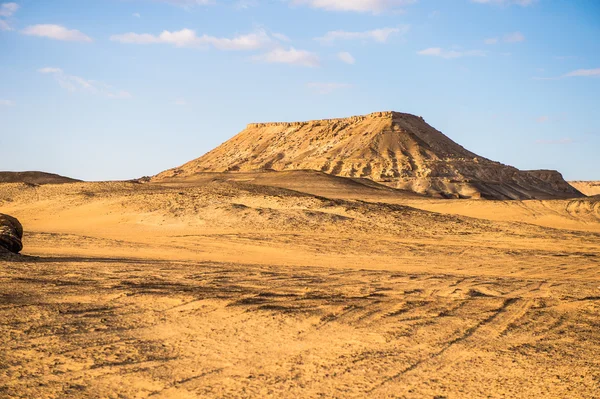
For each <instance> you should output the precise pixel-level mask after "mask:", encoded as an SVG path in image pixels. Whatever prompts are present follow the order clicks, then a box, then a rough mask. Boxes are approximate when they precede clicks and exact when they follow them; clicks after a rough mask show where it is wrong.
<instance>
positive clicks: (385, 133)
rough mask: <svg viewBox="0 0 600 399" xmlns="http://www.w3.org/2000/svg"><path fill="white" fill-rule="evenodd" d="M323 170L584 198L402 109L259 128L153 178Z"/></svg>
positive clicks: (426, 189) (479, 190)
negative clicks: (454, 138)
mask: <svg viewBox="0 0 600 399" xmlns="http://www.w3.org/2000/svg"><path fill="white" fill-rule="evenodd" d="M301 169H309V170H318V171H322V172H325V173H328V174H331V175H336V176H342V177H353V178H368V179H371V180H373V181H376V182H378V183H381V184H385V185H387V186H389V187H393V188H401V189H408V190H412V191H414V192H417V193H421V194H428V195H432V196H441V197H448V198H481V197H483V198H493V199H529V198H537V199H547V198H568V197H579V196H582V194H581V193H579V192H578V191H577V190H575V189H574V188H573V187H571V186H569V185H568V184H567V183H566V182H565V181H564V180H563V179H562V176H561V175H560V174H559V173H558V172H555V171H520V170H518V169H517V168H514V167H512V166H507V165H503V164H501V163H499V162H494V161H491V160H489V159H486V158H483V157H481V156H478V155H477V154H475V153H473V152H471V151H469V150H467V149H465V148H463V147H462V146H460V145H459V144H457V143H455V142H454V141H452V140H451V139H450V138H448V137H447V136H445V135H444V134H443V133H441V132H440V131H438V130H436V129H434V128H433V127H431V126H430V125H428V124H427V123H426V122H425V120H424V119H423V118H422V117H418V116H415V115H411V114H404V113H399V112H375V113H372V114H368V115H364V116H353V117H350V118H342V119H325V120H315V121H308V122H276V123H253V124H249V125H248V127H247V128H246V129H245V130H244V131H242V132H241V133H239V134H238V135H237V136H235V137H233V138H232V139H231V140H229V141H227V142H225V143H224V144H222V145H221V146H219V147H217V148H216V149H214V150H212V151H210V152H209V153H207V154H205V155H204V156H202V157H200V158H198V159H195V160H193V161H191V162H188V163H187V164H185V165H183V166H181V167H178V168H174V169H170V170H167V171H165V172H162V173H160V174H159V175H157V176H155V177H154V178H153V179H152V180H155V181H156V180H165V179H174V178H175V179H177V178H182V177H188V176H192V175H194V174H197V173H201V172H237V171H254V170H276V171H282V170H301Z"/></svg>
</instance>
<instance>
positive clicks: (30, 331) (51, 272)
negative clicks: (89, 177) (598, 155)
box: [0, 119, 600, 399]
mask: <svg viewBox="0 0 600 399" xmlns="http://www.w3.org/2000/svg"><path fill="white" fill-rule="evenodd" d="M410 120H411V121H412V120H415V121H416V122H415V123H421V122H419V121H418V120H416V119H410ZM363 122H364V120H362V119H361V120H359V122H358V123H363ZM352 123H354V122H352ZM378 123H379V122H378ZM411 123H412V122H411ZM302 126H303V127H302V129H305V130H306V129H308V130H307V131H308V133H310V129H312V128H311V127H310V126H309V127H306V126H305V125H302ZM328 126H329V127H330V128H331V126H330V125H328ZM345 126H346V125H344V124H342V126H341V127H339V124H338V122H335V126H334V127H333V128H331V129H329V128H327V129H329V130H327V129H324V130H323V131H322V132H321V133H322V135H321V139H322V140H325V141H327V140H330V143H331V140H338V139H339V137H340V134H339V132H337V130H336V129H338V130H339V129H341V130H344V129H345ZM385 126H391V125H385ZM274 128H277V129H279V127H272V126H271V127H269V126H267V127H265V126H260V127H259V129H267V130H268V129H274ZM284 128H285V129H288V130H289V129H292V130H289V132H288V133H289V134H290V135H291V137H298V136H297V135H296V136H294V134H295V132H297V131H298V130H297V126H295V125H294V126H285V127H284ZM386 129H387V128H386ZM419 129H420V130H418V132H421V133H422V132H423V131H424V130H423V129H424V128H419ZM286 131H287V130H286ZM369 131H371V130H369ZM390 131H391V130H390ZM390 131H387V133H386V134H388V136H389V135H391V136H389V137H392V138H393V137H396V138H402V137H405V136H406V135H408V133H406V132H403V131H397V132H396V133H393V135H392V133H390ZM265 132H266V133H269V132H271V133H269V134H272V137H273V140H280V139H281V135H278V134H280V133H278V132H276V131H265V130H260V131H258V133H256V132H254V133H252V134H257V135H260V136H261V137H263V136H265V135H266V133H265ZM418 132H417V133H418ZM308 133H307V134H308ZM417 133H415V135H414V136H409V137H413V138H412V139H411V140H412V141H410V142H409V140H406V141H405V142H403V143H404V144H406V146H407V147H402V148H396V147H394V148H396V149H395V150H394V151H397V152H394V151H392V150H389V151H387V150H386V151H382V152H381V154H383V155H382V156H381V157H379V158H378V161H377V160H376V161H377V162H379V163H377V162H370V163H369V166H368V167H363V168H362V169H358V168H357V167H355V166H356V162H360V160H359V161H356V159H359V158H356V156H355V158H352V156H351V154H350V155H349V154H342V155H339V153H338V156H341V157H342V158H343V159H345V160H348V159H350V160H349V161H344V162H346V163H343V164H340V163H339V162H338V163H336V162H333V163H331V162H329V161H328V162H326V163H325V164H324V165H329V164H331V165H339V167H338V166H335V167H334V169H335V170H336V171H337V172H336V173H337V175H336V173H331V170H330V171H323V170H307V169H296V170H289V169H290V168H287V166H289V165H292V166H293V162H295V161H293V160H290V161H289V162H288V161H286V160H285V159H284V158H285V156H282V155H280V154H278V153H276V151H275V152H274V153H273V154H270V155H268V156H265V158H264V162H267V163H268V164H269V166H270V167H269V168H264V167H263V168H259V169H260V170H251V169H252V168H250V167H248V168H247V169H244V168H243V167H242V168H240V167H238V166H236V167H235V168H233V169H232V168H231V167H229V166H227V165H225V166H224V168H228V169H229V170H227V171H203V170H194V171H193V173H187V172H185V171H184V172H183V173H180V172H177V171H175V172H165V173H166V174H167V175H168V176H167V178H161V175H158V176H157V177H153V178H144V179H138V180H133V181H121V182H79V181H74V180H71V179H66V180H63V181H61V179H60V177H57V176H54V175H53V176H51V179H49V177H48V175H45V174H35V173H34V174H30V175H28V176H25V177H27V178H25V177H24V175H19V176H17V177H15V175H14V174H13V175H10V176H8V175H6V176H8V177H6V176H4V182H3V183H0V212H1V213H3V214H8V215H11V216H13V217H16V218H17V219H18V220H19V221H20V222H21V224H22V225H23V229H24V236H23V245H24V248H23V251H22V252H21V254H20V255H13V254H5V255H3V257H2V258H0V316H1V318H0V320H1V321H0V397H2V398H289V397H297V398H364V397H368V398H430V399H442V398H448V399H450V398H586V399H589V398H599V397H600V197H597V196H596V197H594V196H584V195H583V194H582V193H581V192H579V191H577V190H574V189H573V188H572V187H570V186H568V188H566V187H567V184H566V183H565V182H563V181H562V177H560V179H559V178H558V177H556V175H557V174H556V173H554V174H553V173H550V172H548V173H546V172H543V171H542V172H520V171H517V170H516V169H514V168H513V169H514V170H513V169H510V168H508V167H505V166H503V165H500V164H497V163H492V161H487V160H485V159H484V160H480V158H473V159H471V160H468V159H467V160H464V159H462V158H461V159H458V158H457V159H456V160H451V159H450V160H448V157H449V156H450V155H452V154H450V155H448V153H443V154H442V153H441V152H435V151H434V150H435V149H436V145H435V143H433V144H431V143H430V144H427V143H426V142H425V141H426V139H427V138H428V137H429V138H431V137H433V136H432V135H433V134H434V133H431V134H430V135H425V136H423V137H425V139H420V138H419V137H418V134H417ZM303 134H304V133H303ZM428 134H429V133H428ZM328 135H329V136H328ZM309 136H310V134H309ZM349 136H352V137H356V136H357V135H356V134H349ZM388 136H386V137H388ZM265 137H268V136H265ZM342 137H343V135H342ZM352 137H351V138H350V139H349V140H352ZM360 137H363V136H362V134H361V135H360ZM377 137H380V136H377ZM415 137H416V138H415ZM241 139H244V137H242V138H241ZM241 139H240V138H239V137H238V141H239V140H241ZM308 140H310V142H313V141H314V140H313V139H312V138H309V139H308ZM344 140H345V139H342V140H341V141H340V142H336V145H339V146H340V148H348V143H347V142H346V141H344ZM374 140H376V141H377V140H379V139H378V138H375V139H374ZM390 140H391V139H388V142H386V143H387V144H385V145H386V146H389V145H391V144H390ZM424 140H425V141H424ZM242 141H243V140H242ZM392 141H393V140H392ZM377 142H380V141H377ZM394 143H398V141H395V142H394ZM415 143H417V144H415ZM392 144H393V143H392ZM401 144H402V143H401ZM404 144H402V145H404ZM236 145H237V144H236ZM302 145H303V144H302V143H299V144H297V145H296V147H294V146H292V147H293V148H300V147H301V146H302ZM394 145H396V144H394ZM419 145H421V146H424V147H425V149H426V151H425V150H422V149H419V148H418V146H419ZM415 146H416V147H415ZM267 147H268V146H266V145H264V146H263V147H261V148H262V149H259V150H255V151H258V153H259V155H260V151H263V150H264V149H265V148H267ZM318 147H319V148H320V149H322V148H328V149H331V148H334V149H333V150H332V151H336V150H335V147H334V146H332V145H325V146H323V144H318ZM355 148H357V149H358V150H357V151H362V150H361V146H360V145H356V146H355ZM444 148H446V149H447V148H449V147H448V146H447V145H446V143H442V144H440V145H439V146H438V149H440V151H442V150H443V149H444ZM456 148H457V150H456V152H457V153H461V154H462V155H461V154H459V155H460V156H461V157H463V156H471V155H473V156H475V155H474V154H472V153H468V152H466V150H464V149H461V148H458V147H456ZM316 150H318V149H315V151H316ZM306 151H308V150H306ZM306 151H305V152H302V153H301V154H300V155H299V156H301V157H302V159H303V161H302V162H309V161H310V159H315V158H314V157H313V158H310V159H309V160H308V161H306V159H308V158H306V157H307V155H306V154H308V153H307V152H306ZM319 151H320V150H319ZM233 152H234V153H236V154H237V153H239V151H238V150H237V149H236V150H234V151H233ZM411 154H414V155H415V157H412V158H411ZM440 154H441V155H440ZM465 154H466V155H465ZM309 155H310V154H309ZM355 155H356V154H355ZM359 155H360V154H359ZM417 155H418V157H417ZM384 156H385V157H388V156H389V157H388V158H385V159H384ZM210 157H213V158H214V157H216V158H217V159H220V160H221V161H220V162H222V160H223V159H224V158H219V157H220V155H219V153H218V152H217V153H214V152H213V153H212V154H211V153H209V158H210ZM269 157H271V158H269ZM273 157H274V158H273ZM403 157H404V158H403ZM444 157H446V158H444ZM443 158H444V159H445V160H444V159H443ZM249 159H254V160H256V159H258V160H260V157H254V158H249ZM353 159H354V160H353ZM399 160H400V161H399ZM280 161H281V162H284V163H280V164H278V162H280ZM388 161H389V162H388ZM405 161H406V162H407V163H408V162H409V161H410V162H411V163H412V166H410V165H409V166H407V168H409V169H405V172H406V170H409V171H410V173H415V174H418V173H417V172H419V170H420V169H419V168H421V169H422V170H428V171H430V170H433V169H432V168H430V167H429V166H431V165H434V166H435V167H436V168H437V170H440V171H441V172H439V173H440V174H442V173H449V172H448V170H449V167H448V165H456V166H455V169H453V170H454V171H455V172H456V176H458V177H457V178H454V179H453V180H442V179H441V178H439V179H438V177H435V176H434V177H435V179H438V180H433V178H432V180H430V181H429V182H430V183H431V182H433V183H431V184H430V183H427V181H425V179H423V180H420V181H418V182H417V183H414V180H413V181H412V182H411V183H410V184H408V183H407V184H404V183H403V184H400V183H397V182H392V183H390V182H389V181H383V182H377V181H375V180H374V179H371V178H368V177H369V176H366V177H365V176H360V175H359V176H354V174H355V171H356V170H362V171H363V172H364V173H363V175H364V174H370V173H374V172H373V170H375V169H376V168H380V169H379V170H381V168H383V169H384V170H391V171H392V172H393V174H391V175H390V176H392V177H394V178H399V176H400V172H402V170H400V172H399V171H398V164H399V163H400V164H402V162H405ZM235 162H236V165H240V163H239V162H240V161H239V160H236V161H235ZM252 162H255V161H252ZM256 162H258V161H256ZM261 162H262V161H261ZM310 162H312V161H310ZM353 162H354V163H353ZM453 162H454V163H453ZM481 163H484V164H485V167H486V168H488V169H486V170H484V171H483V172H482V171H481V170H479V169H477V168H478V166H477V165H479V164H481ZM205 164H206V163H205ZM205 164H202V165H205ZM197 165H198V163H194V164H193V165H192V166H193V167H194V168H196V169H197V168H198V166H197ZM278 165H279V167H278ZM345 165H349V166H348V167H346V166H345ZM390 165H392V166H390ZM393 165H395V166H393ZM428 165H429V166H428ZM436 165H437V166H436ZM465 165H466V166H465ZM332 167H333V166H332ZM392 167H393V168H396V169H385V168H392ZM184 169H185V168H184ZM400 169H401V168H400ZM473 170H476V173H477V176H479V177H480V178H481V179H484V178H486V176H487V177H489V176H491V175H494V176H501V177H502V176H504V177H502V178H506V179H507V180H506V182H503V181H496V182H495V183H493V184H490V183H489V182H487V183H486V182H483V183H481V182H477V181H474V180H473V179H471V178H466V177H464V174H465V173H471V172H469V171H473ZM344 171H346V172H344ZM326 172H329V173H326ZM344 173H346V174H347V175H346V176H344ZM378 173H379V172H378ZM386 173H387V172H386ZM390 173H391V172H390ZM403 173H404V172H403ZM419 173H420V172H419ZM453 173H454V172H453ZM474 173H475V172H474ZM384 174H385V173H383V172H381V175H382V176H383V175H384ZM11 176H12V177H11ZM420 176H422V174H421V175H420ZM461 176H462V177H463V180H462V181H461V180H457V179H458V178H460V177H461ZM506 176H509V177H510V176H513V177H510V178H509V177H506ZM515 176H516V177H515ZM540 176H541V177H540ZM558 176H560V175H558ZM32 179H33V180H32ZM510 179H513V180H510ZM515 179H516V180H515ZM413 183H414V184H413ZM425 183H427V184H430V185H429V186H427V187H433V188H434V189H436V190H439V189H444V190H448V192H446V193H445V192H441V194H440V195H437V196H436V195H431V193H430V192H426V191H427V190H425V192H418V190H414V188H416V187H422V186H423V184H425ZM536 184H537V186H536ZM594 184H595V183H585V184H583V183H581V184H579V188H581V190H582V191H583V189H584V188H586V187H595V186H594ZM400 186H401V187H400ZM407 186H410V187H412V188H413V190H407V189H405V188H406V187H407ZM584 186H585V187H584ZM399 187H400V188H399ZM540 187H541V188H540ZM477 189H481V192H482V193H483V195H484V196H486V195H487V196H490V195H492V196H527V199H508V198H505V199H498V198H487V199H485V198H481V196H480V195H474V193H475V192H476V190H477ZM538 189H539V190H538ZM528 190H529V191H528ZM536 190H537V191H536ZM552 190H558V191H552ZM560 190H562V191H560ZM422 191H423V190H422ZM553 192H557V193H558V194H559V195H557V196H555V197H554V198H553V197H552V195H551V194H552V193H553ZM569 193H575V194H574V195H573V197H572V198H562V197H561V196H564V197H568V194H569ZM442 194H447V195H442ZM563 194H564V195H563ZM590 194H593V193H590ZM533 197H540V198H533ZM556 197H558V198H556Z"/></svg>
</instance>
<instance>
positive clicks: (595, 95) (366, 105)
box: [0, 0, 600, 180]
mask: <svg viewBox="0 0 600 399" xmlns="http://www.w3.org/2000/svg"><path fill="white" fill-rule="evenodd" d="M1 1H2V0H0V148H2V156H1V157H0V170H43V171H49V172H54V173H60V174H63V175H67V176H71V177H76V178H81V179H86V180H106V179H128V178H134V177H140V176H143V175H152V174H155V173H158V172H160V171H162V170H164V169H167V168H170V167H174V166H178V165H180V164H182V163H184V162H186V161H188V160H191V159H193V158H196V157H198V156H200V155H202V154H203V153H205V152H206V151H208V150H210V149H212V148H214V147H215V146H217V145H219V144H220V143H222V142H223V141H225V140H227V139H228V138H230V137H232V136H233V135H235V134H236V133H238V132H239V131H241V130H242V129H243V128H244V127H245V125H246V124H247V123H249V122H261V121H281V120H294V121H295V120H306V119H320V118H331V117H344V116H351V115H356V114H365V113H369V112H373V111H383V110H395V111H401V112H410V113H414V114H417V115H421V116H423V117H424V118H425V120H426V121H427V122H428V123H430V124H431V125H432V126H434V127H436V128H437V129H439V130H441V131H442V132H444V133H445V134H446V135H448V136H449V137H450V138H452V139H453V140H455V141H457V142H458V143H459V144H461V145H463V146H464V147H466V148H468V149H470V150H471V151H474V152H476V153H478V154H479V155H482V156H485V157H488V158H491V159H493V160H497V161H500V162H503V163H506V164H510V165H513V166H516V167H518V168H521V169H542V168H544V169H557V170H559V171H560V172H562V173H563V174H564V176H565V177H566V178H567V179H588V180H594V179H596V180H600V156H599V153H600V112H599V109H600V2H598V1H592V0H573V1H567V0H231V1H225V0H212V1H209V0H155V1H153V0H86V1H81V0H55V1H41V0H18V1H14V2H4V3H1Z"/></svg>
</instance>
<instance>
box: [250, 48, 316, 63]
mask: <svg viewBox="0 0 600 399" xmlns="http://www.w3.org/2000/svg"><path fill="white" fill-rule="evenodd" d="M253 59H254V60H256V61H262V62H266V63H270V64H292V65H299V66H304V67H311V68H312V67H318V66H319V65H320V60H319V56H318V55H316V54H315V53H311V52H310V51H306V50H296V49H295V48H293V47H290V49H289V50H285V49H283V48H276V49H273V50H271V51H269V52H268V53H266V54H262V55H258V56H255V57H253Z"/></svg>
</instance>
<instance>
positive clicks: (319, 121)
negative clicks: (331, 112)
mask: <svg viewBox="0 0 600 399" xmlns="http://www.w3.org/2000/svg"><path fill="white" fill-rule="evenodd" d="M393 115H394V112H393V111H383V112H372V113H370V114H367V115H357V116H350V117H348V118H333V119H315V120H310V121H300V122H256V123H249V124H248V125H247V127H246V128H247V129H253V128H263V127H292V126H304V125H309V124H312V125H330V124H335V123H340V122H346V123H356V122H361V121H364V120H365V119H369V118H392V117H393Z"/></svg>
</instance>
